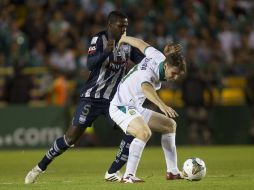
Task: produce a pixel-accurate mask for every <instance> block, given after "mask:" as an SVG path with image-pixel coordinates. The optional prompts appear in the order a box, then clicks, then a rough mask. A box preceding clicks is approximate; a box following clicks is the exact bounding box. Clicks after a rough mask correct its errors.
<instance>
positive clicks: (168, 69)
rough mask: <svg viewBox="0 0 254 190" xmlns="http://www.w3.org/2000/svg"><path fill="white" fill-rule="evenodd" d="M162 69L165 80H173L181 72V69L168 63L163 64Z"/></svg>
mask: <svg viewBox="0 0 254 190" xmlns="http://www.w3.org/2000/svg"><path fill="white" fill-rule="evenodd" d="M164 69H165V78H166V80H167V81H175V80H177V79H178V78H179V77H180V76H181V75H182V74H183V71H180V70H179V68H178V67H175V66H169V65H168V64H165V65H164Z"/></svg>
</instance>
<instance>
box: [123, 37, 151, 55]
mask: <svg viewBox="0 0 254 190" xmlns="http://www.w3.org/2000/svg"><path fill="white" fill-rule="evenodd" d="M122 43H127V44H129V45H131V46H133V47H136V48H138V49H139V50H140V51H141V52H142V53H143V54H145V49H146V48H147V47H149V46H150V45H149V44H148V43H146V42H144V41H143V40H141V39H138V38H135V37H131V36H126V33H124V34H123V35H122V37H121V39H120V40H119V42H118V45H121V44H122Z"/></svg>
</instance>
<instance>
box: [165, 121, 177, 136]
mask: <svg viewBox="0 0 254 190" xmlns="http://www.w3.org/2000/svg"><path fill="white" fill-rule="evenodd" d="M176 127H177V124H176V122H175V120H173V119H171V118H170V119H169V120H168V122H167V124H166V127H165V131H164V133H175V132H176Z"/></svg>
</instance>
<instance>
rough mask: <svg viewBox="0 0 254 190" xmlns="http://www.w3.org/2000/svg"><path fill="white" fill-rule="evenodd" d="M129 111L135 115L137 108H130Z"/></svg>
mask: <svg viewBox="0 0 254 190" xmlns="http://www.w3.org/2000/svg"><path fill="white" fill-rule="evenodd" d="M128 112H129V114H130V115H135V114H136V111H135V109H129V110H128Z"/></svg>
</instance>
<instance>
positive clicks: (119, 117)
mask: <svg viewBox="0 0 254 190" xmlns="http://www.w3.org/2000/svg"><path fill="white" fill-rule="evenodd" d="M152 113H153V111H152V110H149V109H146V108H143V107H138V108H136V107H134V106H115V105H113V104H110V107H109V114H110V117H111V119H112V120H113V121H114V122H115V123H116V124H117V125H118V126H119V127H120V128H121V129H122V130H123V131H124V132H125V133H126V131H127V128H128V125H129V123H130V122H131V121H132V120H133V119H134V118H136V117H139V116H140V117H142V118H143V119H144V121H145V122H146V123H148V122H149V120H150V118H151V116H152Z"/></svg>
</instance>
